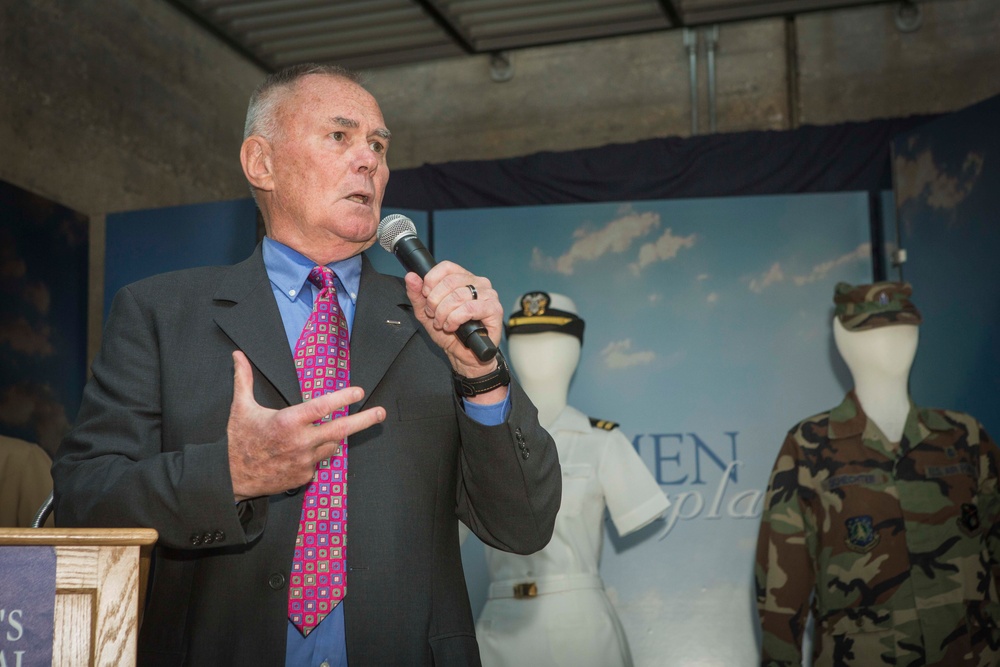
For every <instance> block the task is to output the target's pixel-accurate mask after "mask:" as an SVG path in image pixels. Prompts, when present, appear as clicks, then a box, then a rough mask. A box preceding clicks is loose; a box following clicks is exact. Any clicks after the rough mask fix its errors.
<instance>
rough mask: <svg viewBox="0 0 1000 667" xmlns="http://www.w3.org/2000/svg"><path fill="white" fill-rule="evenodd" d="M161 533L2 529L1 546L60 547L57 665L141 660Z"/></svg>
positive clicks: (120, 663) (54, 657)
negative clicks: (146, 602)
mask: <svg viewBox="0 0 1000 667" xmlns="http://www.w3.org/2000/svg"><path fill="white" fill-rule="evenodd" d="M156 538H157V533H156V531H155V530H152V529H150V528H0V546H33V547H40V546H51V547H54V548H55V552H56V600H55V627H54V632H53V640H52V664H53V665H59V666H62V665H66V666H72V667H78V666H83V665H87V666H90V667H97V666H108V667H110V666H122V667H125V666H126V665H135V660H136V646H137V642H138V636H139V620H140V619H139V615H140V610H141V609H142V603H143V598H144V596H145V591H146V577H147V575H148V574H149V562H150V557H151V556H152V552H153V544H155V543H156Z"/></svg>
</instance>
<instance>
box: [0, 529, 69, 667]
mask: <svg viewBox="0 0 1000 667" xmlns="http://www.w3.org/2000/svg"><path fill="white" fill-rule="evenodd" d="M55 603H56V551H55V549H54V548H53V547H50V546H39V547H3V546H0V667H15V666H16V667H49V666H50V665H51V664H52V636H53V619H54V613H55Z"/></svg>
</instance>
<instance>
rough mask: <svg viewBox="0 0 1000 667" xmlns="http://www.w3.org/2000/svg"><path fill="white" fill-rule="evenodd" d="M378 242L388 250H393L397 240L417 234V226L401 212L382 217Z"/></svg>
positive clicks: (379, 224)
mask: <svg viewBox="0 0 1000 667" xmlns="http://www.w3.org/2000/svg"><path fill="white" fill-rule="evenodd" d="M377 233H378V243H379V245H380V246H382V247H383V248H385V250H386V252H392V249H393V248H394V247H395V245H396V241H398V240H399V239H400V238H402V237H404V236H416V235H417V226H416V225H414V224H413V221H412V220H410V219H409V218H407V217H406V216H405V215H402V214H400V213H393V214H391V215H387V216H385V217H384V218H382V221H381V222H379V223H378V232H377Z"/></svg>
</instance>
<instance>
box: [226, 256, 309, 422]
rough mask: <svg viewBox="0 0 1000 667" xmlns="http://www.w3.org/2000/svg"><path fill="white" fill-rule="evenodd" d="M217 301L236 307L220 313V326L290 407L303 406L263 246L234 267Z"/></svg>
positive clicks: (230, 270) (230, 307) (228, 274)
mask: <svg viewBox="0 0 1000 667" xmlns="http://www.w3.org/2000/svg"><path fill="white" fill-rule="evenodd" d="M214 298H215V300H216V302H217V303H218V302H230V303H232V305H231V306H229V307H228V308H224V309H220V310H219V312H218V313H217V315H216V317H215V322H216V324H218V325H219V327H220V328H221V329H222V330H223V331H224V332H225V333H226V335H227V336H229V338H231V339H232V341H233V342H234V343H235V344H236V346H237V347H238V348H239V349H240V350H242V351H243V353H244V354H246V355H247V358H248V359H249V360H250V363H252V364H253V365H254V366H255V367H256V368H257V370H259V371H260V372H261V374H262V375H263V376H264V377H265V378H267V380H268V381H269V382H270V383H271V384H273V385H274V386H275V388H276V389H277V390H278V392H279V393H280V394H281V396H282V397H283V398H284V399H285V401H287V402H288V404H289V405H294V404H296V403H301V402H302V393H301V390H300V389H299V381H298V378H297V377H296V375H295V364H294V361H293V360H292V353H291V351H290V350H289V349H288V340H287V339H286V337H285V329H284V325H282V323H281V314H280V313H279V312H278V305H277V304H276V303H275V302H274V294H273V293H272V292H271V283H270V281H269V280H268V278H267V271H266V270H265V268H264V258H263V255H262V254H261V246H260V244H258V245H257V249H256V250H255V251H254V253H253V254H252V255H251V256H250V257H249V258H248V259H246V260H245V261H243V262H240V263H239V264H235V265H233V266H232V267H230V269H229V271H228V273H227V274H226V277H225V278H224V279H223V281H222V283H221V284H220V285H219V287H218V289H217V290H216V292H215V295H214Z"/></svg>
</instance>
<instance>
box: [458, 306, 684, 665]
mask: <svg viewBox="0 0 1000 667" xmlns="http://www.w3.org/2000/svg"><path fill="white" fill-rule="evenodd" d="M515 311H517V312H514V313H513V314H512V315H511V317H510V320H509V321H508V328H507V334H508V350H509V357H510V359H509V361H510V364H511V367H512V368H513V370H514V372H515V374H516V375H517V377H518V381H519V382H520V384H521V386H522V387H523V388H524V390H525V392H526V393H527V394H528V397H529V398H530V399H531V400H532V402H533V403H534V404H535V406H536V407H537V408H538V420H539V423H540V424H541V425H542V427H544V428H545V429H546V430H547V431H549V433H550V434H551V435H552V438H553V439H554V440H555V442H556V448H557V449H558V452H559V462H560V465H561V467H562V475H563V478H562V479H563V496H562V506H561V508H560V510H559V514H558V515H557V517H556V527H555V530H554V531H553V535H552V540H551V541H550V542H549V544H548V545H547V546H546V547H545V548H544V549H543V550H542V551H539V552H537V553H535V554H532V555H530V556H518V555H515V554H510V553H505V552H502V551H498V550H495V549H491V548H489V547H487V548H486V562H487V566H488V569H489V573H490V580H491V584H490V590H489V597H488V599H487V601H486V605H485V606H484V608H483V611H482V613H481V614H480V616H479V620H478V622H477V624H476V635H477V639H478V641H479V646H480V654H481V656H482V660H483V665H484V667H508V666H509V667H515V666H516V667H547V666H555V665H573V666H574V667H619V666H620V667H628V666H630V665H631V664H632V658H631V654H630V652H629V648H628V641H627V639H626V637H625V632H624V630H623V628H622V626H621V622H620V621H619V620H618V616H617V614H616V613H615V610H614V607H613V606H612V605H611V601H610V600H609V599H608V597H607V594H606V593H605V591H604V584H603V582H602V581H601V579H600V576H599V573H598V570H599V564H600V555H601V548H602V545H603V539H604V521H603V519H604V512H605V509H607V510H608V513H609V514H610V516H611V519H612V521H613V522H614V524H615V527H616V529H617V531H618V533H619V534H620V535H627V534H629V533H631V532H634V531H636V530H638V529H639V528H642V527H643V526H646V525H648V524H649V523H651V522H652V521H654V520H655V519H657V518H658V517H659V516H661V515H662V514H663V512H664V511H665V510H666V509H667V507H668V506H669V501H668V500H667V498H666V496H665V494H664V493H663V491H662V490H661V489H660V487H659V485H658V484H657V483H656V480H655V479H654V478H653V476H652V474H651V473H650V472H649V469H648V468H647V467H646V465H645V464H644V463H643V462H642V459H641V458H639V456H638V454H636V452H635V449H634V448H633V447H632V444H631V443H630V442H629V440H628V439H627V438H626V437H625V436H624V435H623V434H622V432H621V431H620V430H619V429H617V428H615V426H616V425H615V424H612V423H611V422H602V421H599V420H593V419H590V418H589V417H587V416H586V415H585V414H583V413H582V412H580V411H579V410H576V409H575V408H573V407H571V406H569V405H568V404H567V396H568V394H569V386H570V381H571V379H572V377H573V374H574V372H575V371H576V368H577V365H578V363H579V361H580V352H581V345H582V338H583V321H582V320H581V319H580V318H579V317H578V316H577V310H576V305H575V304H574V303H573V301H572V300H571V299H569V298H568V297H566V296H563V295H560V294H546V293H544V292H529V293H528V294H526V295H525V296H524V297H522V299H521V300H520V301H519V302H518V304H517V305H516V306H515Z"/></svg>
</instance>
